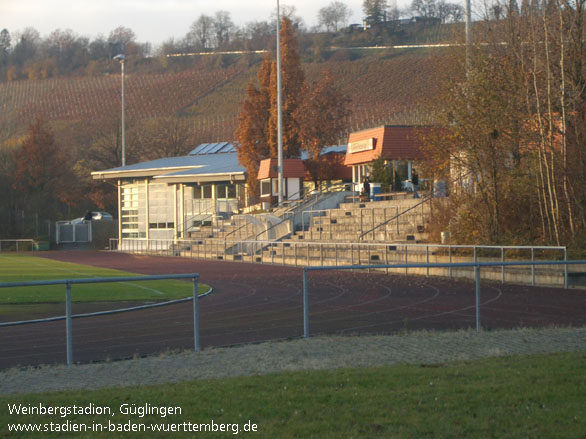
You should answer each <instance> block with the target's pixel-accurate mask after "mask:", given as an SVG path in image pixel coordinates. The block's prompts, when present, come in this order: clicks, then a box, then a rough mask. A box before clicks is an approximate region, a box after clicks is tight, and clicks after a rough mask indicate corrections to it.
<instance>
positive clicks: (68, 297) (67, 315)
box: [65, 282, 73, 366]
mask: <svg viewBox="0 0 586 439" xmlns="http://www.w3.org/2000/svg"><path fill="white" fill-rule="evenodd" d="M71 332H72V328H71V284H70V283H69V282H68V283H66V284H65V336H66V344H67V365H68V366H71V365H72V364H73V337H72V334H71Z"/></svg>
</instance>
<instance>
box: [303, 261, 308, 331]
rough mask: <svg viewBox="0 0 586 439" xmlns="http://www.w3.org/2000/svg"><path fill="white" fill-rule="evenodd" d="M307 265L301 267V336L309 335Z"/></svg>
mask: <svg viewBox="0 0 586 439" xmlns="http://www.w3.org/2000/svg"><path fill="white" fill-rule="evenodd" d="M307 289H308V279H307V267H305V268H304V269H303V337H304V338H308V337H309V303H308V302H309V297H308V296H309V295H308V291H307Z"/></svg>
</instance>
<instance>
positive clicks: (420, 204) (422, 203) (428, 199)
mask: <svg viewBox="0 0 586 439" xmlns="http://www.w3.org/2000/svg"><path fill="white" fill-rule="evenodd" d="M432 199H433V191H432V192H431V193H429V194H428V195H426V196H425V197H423V198H422V199H421V201H420V202H418V203H417V204H415V205H414V206H411V207H409V208H407V209H405V210H404V211H402V212H397V214H396V215H395V216H393V217H391V218H389V219H386V220H384V221H382V222H381V223H379V224H377V225H373V226H372V228H370V229H369V230H367V231H365V232H362V233H361V234H360V236H359V237H358V239H363V238H364V237H365V236H367V235H368V234H370V233H372V236H373V239H374V232H375V231H376V230H377V229H379V228H381V227H383V226H386V225H387V224H389V223H390V222H392V221H393V220H396V221H397V224H399V218H400V217H402V216H403V215H406V214H408V213H409V212H411V211H413V210H415V209H417V208H418V207H421V224H422V225H423V224H425V203H428V202H429V203H430V206H431V200H432ZM385 235H386V229H385Z"/></svg>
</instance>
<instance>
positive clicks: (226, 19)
mask: <svg viewBox="0 0 586 439" xmlns="http://www.w3.org/2000/svg"><path fill="white" fill-rule="evenodd" d="M212 26H213V32H214V37H215V47H222V46H224V45H226V44H228V43H229V42H230V38H231V37H232V33H233V32H234V28H235V26H234V23H233V22H232V19H231V18H230V13H229V12H226V11H218V12H216V15H215V18H214V21H213V24H212Z"/></svg>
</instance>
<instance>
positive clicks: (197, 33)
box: [185, 14, 214, 50]
mask: <svg viewBox="0 0 586 439" xmlns="http://www.w3.org/2000/svg"><path fill="white" fill-rule="evenodd" d="M213 26H214V19H213V18H212V17H210V16H209V15H205V14H201V15H200V16H199V18H198V19H197V20H196V21H194V22H193V24H192V25H191V27H190V28H189V32H188V33H187V35H186V36H185V40H186V42H187V44H188V45H190V46H191V47H193V48H194V49H195V50H206V49H208V48H209V47H210V45H211V39H212V36H213Z"/></svg>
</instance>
